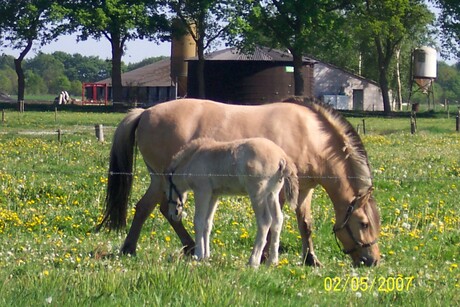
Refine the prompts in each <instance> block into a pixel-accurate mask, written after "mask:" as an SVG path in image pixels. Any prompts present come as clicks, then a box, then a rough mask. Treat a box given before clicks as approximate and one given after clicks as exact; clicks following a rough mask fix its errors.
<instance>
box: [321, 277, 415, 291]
mask: <svg viewBox="0 0 460 307" xmlns="http://www.w3.org/2000/svg"><path fill="white" fill-rule="evenodd" d="M414 278H415V277H414V276H400V275H398V276H376V277H360V276H351V275H347V276H345V277H325V278H324V290H326V291H327V292H345V291H355V292H357V291H360V292H366V291H377V292H395V291H396V292H403V291H409V290H410V289H411V287H412V286H413V281H414Z"/></svg>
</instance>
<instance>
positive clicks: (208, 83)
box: [187, 47, 315, 104]
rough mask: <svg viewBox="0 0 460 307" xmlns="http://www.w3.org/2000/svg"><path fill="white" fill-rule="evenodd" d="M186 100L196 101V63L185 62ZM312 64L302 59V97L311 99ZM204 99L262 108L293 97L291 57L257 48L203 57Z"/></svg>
mask: <svg viewBox="0 0 460 307" xmlns="http://www.w3.org/2000/svg"><path fill="white" fill-rule="evenodd" d="M188 63H189V66H188V83H187V88H188V97H198V82H197V79H198V78H196V77H195V76H196V73H195V72H196V67H197V65H198V59H197V58H196V57H195V58H193V59H189V60H188ZM314 64H315V61H313V60H311V59H310V58H306V57H304V58H303V66H304V70H303V78H304V84H305V90H304V95H305V96H306V97H312V95H313V66H314ZM204 71H205V72H204V75H205V93H206V98H208V99H212V100H217V101H222V102H226V103H237V104H264V103H270V102H274V101H280V100H283V99H285V98H287V97H289V96H292V95H294V73H293V72H294V68H293V67H292V56H291V54H289V53H286V52H282V51H280V50H276V49H270V48H265V47H257V48H256V49H255V50H254V51H253V52H251V53H241V52H239V51H238V50H237V49H236V48H227V49H224V50H220V51H216V52H213V53H210V54H208V55H206V57H205V68H204Z"/></svg>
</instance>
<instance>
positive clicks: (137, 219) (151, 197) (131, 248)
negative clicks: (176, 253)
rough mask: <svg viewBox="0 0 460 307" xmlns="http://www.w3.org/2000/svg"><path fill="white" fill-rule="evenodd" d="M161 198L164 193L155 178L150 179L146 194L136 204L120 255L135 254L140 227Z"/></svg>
mask: <svg viewBox="0 0 460 307" xmlns="http://www.w3.org/2000/svg"><path fill="white" fill-rule="evenodd" d="M156 178H157V177H156ZM163 198H164V193H163V191H162V190H161V185H160V182H159V180H155V178H154V177H152V182H151V183H150V186H149V188H148V189H147V192H145V194H144V196H142V198H141V199H140V200H139V201H138V202H137V204H136V213H135V214H134V219H133V222H132V224H131V228H130V229H129V232H128V235H127V236H126V239H125V242H124V243H123V246H122V247H121V250H120V252H121V253H122V254H132V255H135V254H136V246H137V241H138V240H139V235H140V233H141V229H142V226H143V225H144V222H145V220H146V219H147V218H148V217H149V215H150V213H152V211H153V209H154V208H155V206H156V204H157V203H159V202H161V201H162V199H163Z"/></svg>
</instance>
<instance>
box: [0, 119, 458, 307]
mask: <svg viewBox="0 0 460 307" xmlns="http://www.w3.org/2000/svg"><path fill="white" fill-rule="evenodd" d="M123 116H124V115H123V114H121V113H113V114H109V113H82V112H80V113H78V112H58V113H54V112H26V113H22V114H20V113H17V112H14V111H7V112H6V114H5V120H6V121H5V122H4V123H2V124H0V125H1V126H0V155H1V164H0V185H1V191H0V305H1V306H46V305H51V306H76V305H84V306H86V305H91V306H107V305H123V306H139V305H148V306H165V305H172V306H202V305H207V306H223V305H225V306H230V305H235V306H254V305H261V306H272V305H274V304H277V305H279V306H300V305H306V304H309V305H316V306H329V305H334V304H335V305H338V306H339V305H340V306H342V305H370V304H373V305H385V306H389V305H394V306H398V305H404V306H412V305H413V306H439V305H443V306H455V305H459V304H460V267H459V265H460V212H459V211H460V209H459V192H460V155H459V153H460V134H458V133H456V132H455V118H454V117H451V118H449V119H447V118H445V116H444V115H442V114H441V115H439V116H437V118H419V120H418V132H417V134H415V135H411V134H410V126H409V120H408V119H407V118H393V119H388V118H376V117H368V118H365V125H366V135H362V139H363V142H364V144H365V147H366V149H367V151H368V155H369V160H370V164H371V167H372V170H373V175H374V185H375V192H374V195H375V197H376V199H377V202H378V205H379V208H380V212H381V217H382V229H381V234H380V242H379V244H380V250H381V253H382V258H383V260H382V263H381V265H380V266H379V267H375V268H353V267H351V261H350V259H349V258H348V256H346V255H343V254H342V252H341V251H340V250H339V248H338V247H337V245H336V243H335V241H334V237H333V235H332V226H333V207H332V204H331V202H330V200H329V198H328V197H327V195H326V194H325V193H324V191H323V190H322V189H321V188H318V189H317V192H316V193H315V196H314V203H313V215H314V218H315V230H314V238H313V239H314V242H315V245H316V252H317V256H318V257H319V259H320V260H321V261H322V263H323V264H324V265H325V267H324V268H310V267H304V266H301V265H300V261H301V259H300V255H299V253H300V250H301V245H300V239H299V234H298V231H297V229H296V221H295V217H294V215H293V213H292V212H291V211H290V210H289V208H287V206H286V208H285V210H284V212H285V215H286V218H285V223H284V227H283V232H282V234H281V242H282V245H283V247H284V248H283V252H282V253H281V254H280V260H281V261H280V264H279V266H277V267H272V268H266V267H264V266H262V267H260V268H259V269H258V270H254V269H251V268H248V267H247V266H246V263H247V260H248V259H249V255H250V252H251V249H252V244H253V241H254V236H255V219H254V217H253V214H252V210H251V209H250V204H249V203H248V199H247V198H246V197H233V198H223V199H222V200H221V202H220V205H219V209H218V211H217V213H216V218H215V227H214V230H213V234H212V246H211V249H212V253H213V254H212V258H211V260H210V261H208V262H196V261H193V260H190V259H187V258H183V257H181V252H180V247H181V245H180V242H179V240H178V239H177V237H176V235H175V234H174V233H173V231H172V229H171V227H170V226H169V225H168V224H167V222H166V220H165V219H164V218H163V217H162V216H161V214H160V212H159V210H155V211H154V212H153V213H152V215H151V218H150V219H149V220H148V221H147V222H146V223H145V225H144V228H143V232H142V234H141V238H140V242H139V247H138V255H137V256H136V257H119V256H118V255H116V253H117V250H118V249H119V247H120V245H121V244H122V243H123V240H124V238H125V232H122V233H119V234H117V233H115V232H112V233H109V232H106V231H103V232H101V233H94V232H93V228H94V226H95V224H96V223H97V221H98V220H99V219H100V218H101V213H102V204H103V200H104V196H105V194H104V193H105V185H106V182H107V167H108V155H109V150H110V145H111V141H110V140H111V135H112V134H113V131H114V128H115V126H116V124H117V123H118V122H119V121H120V120H121V118H123ZM349 120H350V121H351V122H352V123H353V125H354V126H355V127H356V126H357V125H358V124H359V125H360V130H361V132H362V125H363V122H362V120H363V119H362V118H353V117H350V118H349ZM95 124H103V125H104V127H105V133H106V140H107V141H106V142H105V143H99V142H98V141H97V139H96V138H95V135H94V125H95ZM58 129H60V130H61V132H62V136H61V141H60V142H58V139H57V133H56V131H57V130H58ZM135 172H136V174H135V183H134V190H133V195H132V196H131V200H130V204H131V205H132V206H134V204H135V203H136V201H137V200H138V199H139V198H140V197H141V195H142V194H143V193H144V192H145V189H146V187H147V186H148V183H149V181H148V177H147V173H146V170H145V168H144V166H143V165H142V163H141V160H140V159H138V162H137V167H136V171H135ZM188 206H189V208H187V211H188V212H189V215H188V218H187V219H186V220H185V223H186V226H187V228H188V229H190V230H191V229H192V226H193V225H192V223H191V221H192V218H191V217H192V216H193V205H190V204H189V205H188ZM133 213H134V211H133V210H132V209H131V210H130V211H129V219H130V220H131V218H132V216H133ZM112 253H114V254H115V256H111V257H110V256H109V255H110V254H112Z"/></svg>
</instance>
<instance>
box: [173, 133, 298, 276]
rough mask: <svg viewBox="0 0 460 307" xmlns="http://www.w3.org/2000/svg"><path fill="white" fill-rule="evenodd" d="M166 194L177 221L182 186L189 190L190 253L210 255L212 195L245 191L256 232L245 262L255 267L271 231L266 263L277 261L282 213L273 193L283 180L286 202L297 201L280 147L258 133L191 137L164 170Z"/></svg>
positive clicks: (291, 167)
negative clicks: (192, 210)
mask: <svg viewBox="0 0 460 307" xmlns="http://www.w3.org/2000/svg"><path fill="white" fill-rule="evenodd" d="M167 174H168V182H167V184H166V193H167V195H169V199H168V201H169V214H170V216H171V218H173V219H174V220H180V219H181V218H182V214H183V201H185V197H186V191H187V190H193V192H194V195H195V217H194V225H195V239H196V247H195V256H196V257H198V259H204V258H208V257H209V256H210V248H209V236H210V233H211V229H212V222H213V217H214V213H215V212H216V208H217V197H218V196H219V195H222V194H226V195H241V194H249V198H250V199H251V204H252V208H253V210H254V212H255V215H256V220H257V237H256V241H255V243H254V248H253V250H252V254H251V257H250V259H249V265H251V266H253V267H258V266H259V265H260V259H261V256H262V252H263V248H264V246H265V243H266V238H267V234H268V231H269V230H270V231H271V239H270V252H269V255H270V256H269V258H268V260H267V265H270V264H277V263H278V247H279V237H280V232H281V227H282V225H283V213H282V212H281V206H280V203H279V193H280V191H281V188H282V187H283V184H284V189H285V195H286V199H287V201H288V202H289V203H290V204H291V207H293V208H295V207H296V206H297V197H298V193H299V183H298V178H297V168H296V166H295V164H294V163H293V162H292V161H291V159H290V158H288V157H287V155H286V154H285V153H284V151H283V150H282V149H281V148H280V147H279V146H278V145H276V144H275V143H273V142H272V141H270V140H267V139H264V138H251V139H243V140H237V141H233V142H217V141H214V140H212V139H197V140H194V141H192V142H190V143H189V144H187V145H186V146H184V147H183V148H182V149H181V151H179V152H178V153H177V154H176V155H175V156H174V157H173V160H172V162H171V164H170V166H169V168H168V169H167Z"/></svg>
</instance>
